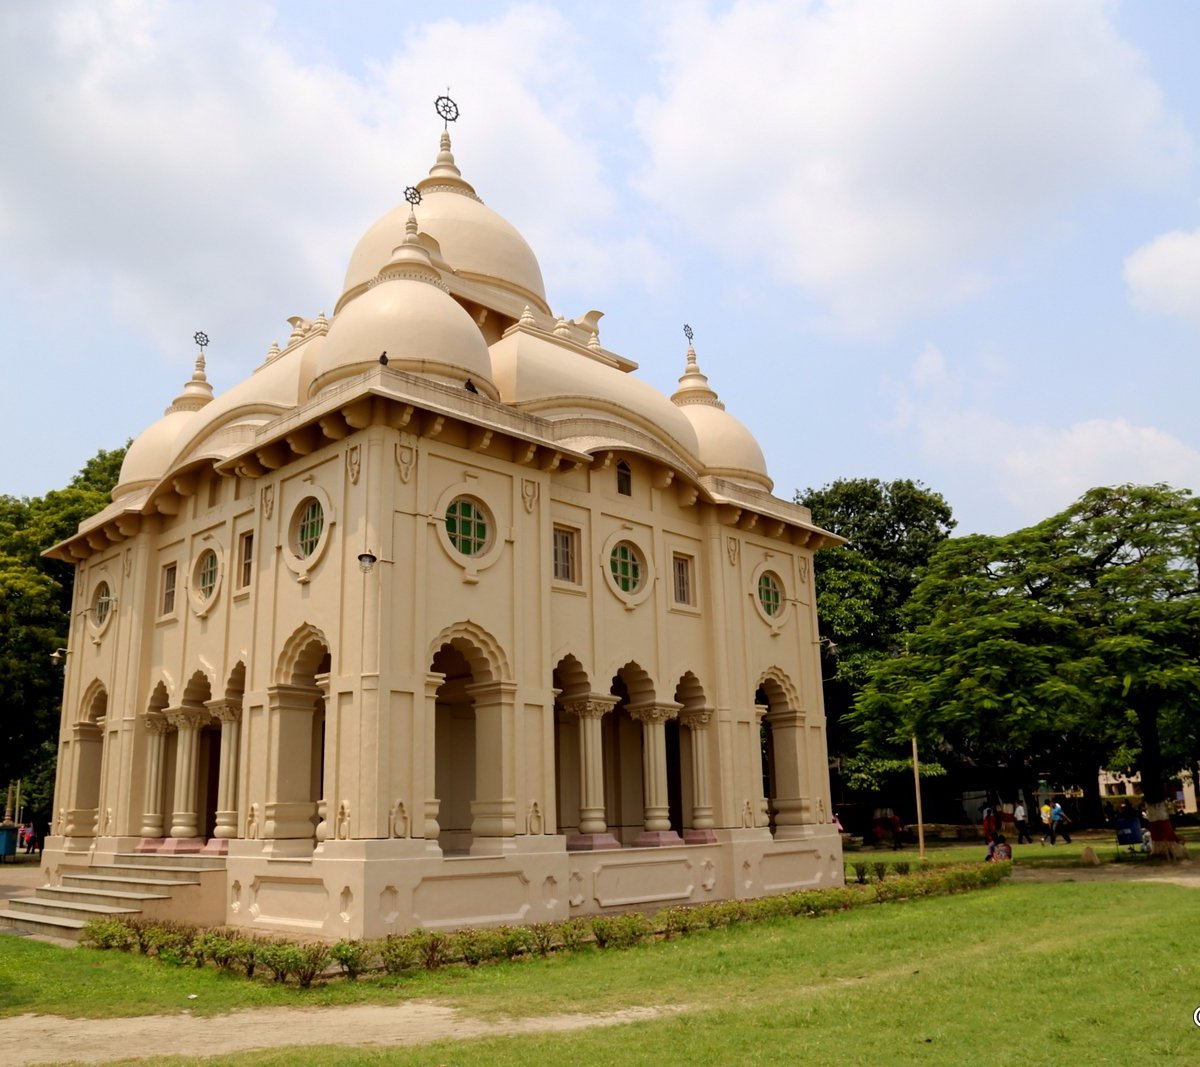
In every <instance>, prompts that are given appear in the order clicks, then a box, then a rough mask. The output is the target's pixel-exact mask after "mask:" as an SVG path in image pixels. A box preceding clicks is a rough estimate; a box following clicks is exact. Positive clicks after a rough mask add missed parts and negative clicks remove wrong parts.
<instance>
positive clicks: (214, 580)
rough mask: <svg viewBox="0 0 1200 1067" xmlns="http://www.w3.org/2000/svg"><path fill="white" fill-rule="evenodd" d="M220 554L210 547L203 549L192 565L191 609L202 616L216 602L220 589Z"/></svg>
mask: <svg viewBox="0 0 1200 1067" xmlns="http://www.w3.org/2000/svg"><path fill="white" fill-rule="evenodd" d="M222 569H223V568H222V567H221V554H220V553H219V552H218V551H217V550H216V549H215V548H212V547H208V548H205V549H203V550H202V551H201V552H200V554H199V555H198V556H197V557H196V562H195V564H193V566H192V582H191V588H190V589H189V593H190V597H191V602H192V610H193V611H194V612H195V613H196V614H197V615H199V616H200V617H201V618H203V617H204V616H205V615H207V614H208V611H209V609H210V608H211V607H212V606H213V604H214V603H215V602H216V599H217V594H218V593H219V592H220V591H221V579H222V577H223V575H222Z"/></svg>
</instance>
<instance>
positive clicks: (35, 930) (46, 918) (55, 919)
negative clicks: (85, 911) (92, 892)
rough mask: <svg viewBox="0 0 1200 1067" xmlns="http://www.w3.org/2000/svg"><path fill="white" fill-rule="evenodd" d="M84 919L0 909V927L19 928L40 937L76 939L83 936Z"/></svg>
mask: <svg viewBox="0 0 1200 1067" xmlns="http://www.w3.org/2000/svg"><path fill="white" fill-rule="evenodd" d="M84 925H85V923H84V920H82V919H71V918H68V917H66V916H63V915H40V914H38V913H36V912H28V911H12V910H11V909H4V910H0V928H4V929H8V930H20V931H22V932H23V933H27V934H38V935H40V936H42V937H61V938H65V939H66V940H68V941H78V940H79V939H80V938H81V937H82V936H83V928H84Z"/></svg>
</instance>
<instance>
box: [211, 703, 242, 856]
mask: <svg viewBox="0 0 1200 1067" xmlns="http://www.w3.org/2000/svg"><path fill="white" fill-rule="evenodd" d="M208 710H209V712H210V713H211V714H212V716H213V718H214V719H216V721H217V722H219V723H220V724H221V762H220V770H219V772H218V776H217V825H216V828H215V829H214V830H213V837H219V838H223V839H224V838H233V837H237V835H238V813H237V772H238V744H239V731H240V728H241V722H242V706H241V705H240V704H237V703H234V702H233V701H231V700H210V701H209V702H208Z"/></svg>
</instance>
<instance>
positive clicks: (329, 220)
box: [0, 0, 661, 367]
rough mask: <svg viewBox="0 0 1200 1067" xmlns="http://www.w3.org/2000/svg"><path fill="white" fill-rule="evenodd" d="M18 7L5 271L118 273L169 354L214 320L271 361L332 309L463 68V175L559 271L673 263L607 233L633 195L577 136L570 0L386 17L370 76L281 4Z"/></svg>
mask: <svg viewBox="0 0 1200 1067" xmlns="http://www.w3.org/2000/svg"><path fill="white" fill-rule="evenodd" d="M286 15H287V9H286V7H281V8H280V9H279V11H278V17H279V19H283V18H284V17H285V16H286ZM0 17H2V20H3V21H2V27H0V28H2V32H0V64H2V65H3V67H4V70H5V92H4V93H3V94H0V125H2V126H3V128H4V129H5V142H6V143H5V152H4V153H3V154H2V156H0V273H4V274H7V275H11V276H15V277H19V278H21V279H23V280H24V281H25V283H26V284H27V285H28V286H29V289H30V292H31V294H32V295H33V296H35V297H37V298H41V297H44V295H45V294H46V293H48V292H51V291H58V292H63V291H64V290H65V291H67V292H69V291H70V289H71V287H72V285H74V284H95V283H100V284H101V285H103V286H104V287H105V290H106V293H107V301H108V305H109V308H110V310H111V311H112V313H113V314H114V315H115V317H116V318H117V319H118V320H120V321H122V322H123V323H124V324H127V325H129V326H130V327H132V328H133V329H134V330H135V331H137V332H140V333H141V334H142V335H143V336H149V337H151V338H153V340H154V341H155V343H156V344H157V345H158V347H159V348H160V349H161V350H162V351H164V352H167V351H171V352H175V353H178V352H179V350H180V349H181V348H183V347H185V345H186V341H185V339H186V338H187V337H190V335H191V332H192V331H193V330H194V329H196V328H197V326H203V327H204V328H205V329H207V330H208V332H209V333H210V334H211V335H212V336H213V338H214V348H213V352H214V353H224V356H225V357H226V358H228V356H229V355H230V354H231V348H236V349H239V351H237V353H236V358H238V359H239V360H241V361H242V366H243V367H249V366H253V365H254V364H255V363H257V362H258V360H259V359H260V358H261V356H262V355H263V354H264V353H265V351H266V348H267V346H268V345H269V343H270V341H271V340H272V337H273V336H279V335H280V334H286V331H287V327H286V325H285V324H284V321H283V320H284V319H285V318H286V317H287V316H288V315H290V314H296V313H300V314H305V315H311V314H314V313H315V312H316V311H317V310H318V309H320V308H324V309H325V310H326V311H329V310H331V307H332V304H333V303H334V302H335V301H336V299H337V297H338V295H339V293H340V291H341V282H342V272H343V271H344V269H345V265H346V263H347V262H348V260H349V256H350V252H351V251H352V249H353V246H354V242H355V241H356V240H357V239H358V237H359V236H360V235H361V234H362V233H363V232H364V231H365V230H366V229H367V227H368V226H369V225H370V223H371V222H372V221H374V219H375V218H376V217H378V216H379V215H382V214H383V213H384V212H385V211H387V210H388V209H390V208H391V207H393V206H394V205H395V204H396V203H397V202H399V200H400V193H401V190H402V189H403V187H404V186H405V185H406V184H410V183H412V182H415V181H416V180H417V179H418V178H420V177H421V176H423V175H424V173H425V172H426V170H427V169H428V168H429V166H430V165H431V164H432V163H433V159H434V156H435V154H436V151H437V138H438V135H439V133H440V124H439V122H438V120H437V118H436V116H435V115H434V113H433V107H432V104H433V97H434V96H435V95H437V93H438V91H439V90H441V88H442V87H443V86H445V85H446V83H447V81H449V82H450V84H451V85H453V86H454V92H455V95H456V96H457V97H458V100H459V103H460V105H461V107H462V111H463V118H462V121H460V123H459V124H458V126H457V127H455V130H454V134H455V152H456V156H457V158H458V162H459V164H460V166H461V167H462V169H463V171H464V174H465V176H466V177H467V178H468V180H470V181H472V182H473V183H474V184H475V185H476V187H477V189H478V190H479V193H480V195H481V196H482V197H483V198H484V199H485V200H486V201H488V203H489V204H490V205H491V206H493V207H494V208H496V209H497V210H499V211H500V212H501V213H502V214H504V215H506V216H507V217H509V218H510V219H511V220H512V221H513V222H514V224H515V225H517V226H518V228H522V220H523V219H529V220H530V224H529V225H528V226H527V227H524V228H525V230H526V237H527V238H528V239H529V241H530V243H531V244H532V245H533V247H534V249H535V251H536V252H537V253H538V254H539V256H540V258H541V260H542V264H543V270H544V273H545V274H546V276H547V277H548V278H553V279H555V280H556V281H558V282H560V284H561V283H563V281H564V278H565V284H567V285H568V286H569V285H572V284H576V285H588V284H591V285H595V286H599V287H601V288H603V287H604V286H605V285H607V284H610V283H611V282H612V280H613V279H614V278H617V277H619V276H620V275H621V274H622V273H626V274H627V273H628V272H629V269H630V263H632V264H634V269H635V270H639V269H641V267H640V266H639V265H642V264H644V265H645V266H644V270H645V275H646V276H651V275H653V273H654V272H655V271H657V270H660V269H661V264H660V263H658V262H657V261H656V259H655V257H654V255H653V254H652V252H651V251H650V250H639V248H638V245H637V242H636V240H631V239H628V238H625V237H623V236H622V235H620V234H617V235H616V236H614V237H612V238H611V239H609V238H608V237H606V236H605V235H606V234H611V233H613V227H612V226H611V225H610V222H611V216H612V214H613V213H614V211H615V205H614V203H613V198H612V196H611V194H610V193H609V191H608V188H607V186H606V184H605V181H604V180H603V175H602V174H601V167H600V164H599V161H598V156H597V154H596V151H595V149H594V148H593V147H592V146H591V145H590V143H589V141H588V139H587V138H586V137H582V136H579V135H578V132H579V131H578V127H579V125H580V124H581V123H582V121H583V117H584V109H586V107H587V100H588V99H589V97H590V96H591V93H590V88H589V87H590V79H589V74H588V70H587V66H586V64H585V63H581V62H580V61H579V49H578V48H577V47H576V46H577V45H579V44H581V42H578V41H576V40H575V38H574V37H573V31H572V30H571V27H570V26H569V25H568V24H567V23H566V21H565V20H564V19H563V17H562V16H561V15H559V14H558V13H557V12H555V11H553V10H552V9H549V8H546V7H542V6H535V5H518V6H514V7H512V8H509V9H507V10H505V11H503V12H502V13H500V14H498V15H496V16H495V17H493V18H487V19H481V20H479V21H476V22H473V23H471V24H469V25H464V24H462V23H460V22H457V21H454V20H452V19H441V20H438V21H436V22H431V23H428V24H424V25H421V24H417V23H413V22H411V21H410V20H409V19H408V15H407V13H406V12H403V11H393V10H391V9H389V10H388V13H387V14H386V15H384V14H382V13H381V15H380V20H381V26H380V31H381V33H384V32H386V30H395V31H396V40H397V46H396V47H397V50H396V51H395V52H394V53H392V54H391V55H390V56H389V57H388V58H387V59H386V60H385V61H384V62H382V63H381V64H380V65H377V66H368V67H367V69H366V70H365V71H363V72H362V73H361V74H352V73H348V72H347V71H345V70H341V69H338V68H337V67H335V66H332V65H329V64H328V63H325V62H323V61H319V60H312V59H309V58H305V57H302V56H301V54H300V51H299V49H298V47H296V46H293V45H292V44H290V42H289V38H288V35H287V32H286V27H283V26H280V25H279V24H278V23H277V12H276V7H275V5H273V4H271V3H267V2H265V0H245V2H242V3H237V4H223V3H184V2H172V3H161V2H154V0H122V2H119V3H107V4H95V3H92V2H82V0H80V2H76V0H64V2H58V3H46V4H38V5H17V6H14V5H6V6H5V9H4V11H3V14H2V16H0ZM384 22H386V27H385V25H384V24H383V23H384ZM514 115H519V116H520V121H519V122H514V121H513V116H514ZM514 159H516V160H520V165H519V166H514V165H513V161H514ZM530 175H536V180H530ZM631 249H632V250H633V252H632V254H631V252H630V250H631ZM551 295H552V298H553V294H551ZM568 310H572V311H573V310H575V309H568Z"/></svg>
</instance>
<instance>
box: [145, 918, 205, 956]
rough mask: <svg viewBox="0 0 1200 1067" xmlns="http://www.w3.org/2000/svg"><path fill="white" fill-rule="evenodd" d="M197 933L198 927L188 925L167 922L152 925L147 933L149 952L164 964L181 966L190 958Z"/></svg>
mask: <svg viewBox="0 0 1200 1067" xmlns="http://www.w3.org/2000/svg"><path fill="white" fill-rule="evenodd" d="M197 932H198V931H197V929H196V927H194V926H191V925H189V924H188V923H177V922H170V921H167V920H163V921H160V922H154V923H151V924H150V926H149V929H148V930H147V932H146V943H147V945H148V951H149V953H153V954H154V955H155V956H157V957H158V958H159V959H160V960H162V961H163V962H164V963H173V964H175V965H176V966H179V965H180V964H183V963H186V962H187V961H188V959H189V958H190V955H191V947H192V942H193V941H194V940H195V939H196V935H197Z"/></svg>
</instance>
